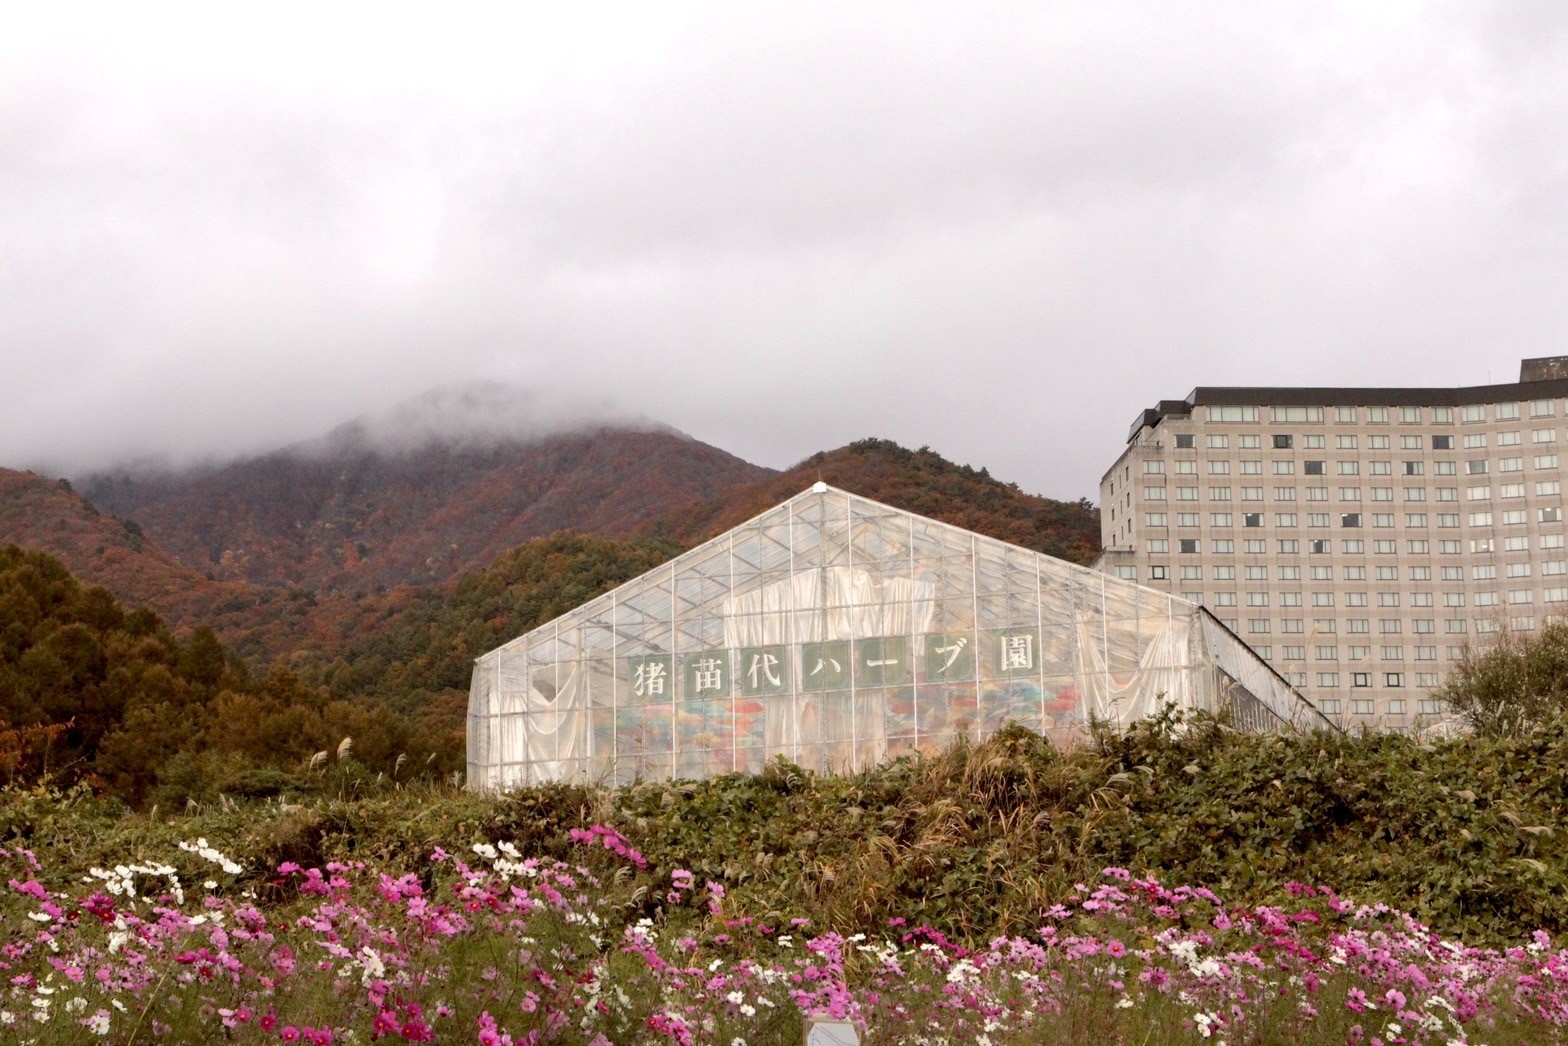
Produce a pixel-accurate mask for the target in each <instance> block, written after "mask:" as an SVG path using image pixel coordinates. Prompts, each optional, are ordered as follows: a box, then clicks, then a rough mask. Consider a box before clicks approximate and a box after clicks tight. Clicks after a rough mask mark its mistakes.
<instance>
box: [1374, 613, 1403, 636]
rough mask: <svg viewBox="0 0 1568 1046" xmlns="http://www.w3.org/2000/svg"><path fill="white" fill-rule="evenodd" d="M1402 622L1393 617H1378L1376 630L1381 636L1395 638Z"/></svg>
mask: <svg viewBox="0 0 1568 1046" xmlns="http://www.w3.org/2000/svg"><path fill="white" fill-rule="evenodd" d="M1403 627H1404V622H1403V621H1400V620H1399V619H1398V618H1394V617H1380V618H1378V620H1377V630H1378V632H1379V633H1380V634H1381V635H1385V636H1397V635H1399V632H1400V629H1401V628H1403Z"/></svg>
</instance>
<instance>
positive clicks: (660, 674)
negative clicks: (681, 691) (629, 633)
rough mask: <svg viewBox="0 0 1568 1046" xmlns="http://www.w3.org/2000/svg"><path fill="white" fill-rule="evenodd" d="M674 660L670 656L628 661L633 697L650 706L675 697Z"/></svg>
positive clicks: (658, 655) (634, 658) (655, 656)
mask: <svg viewBox="0 0 1568 1046" xmlns="http://www.w3.org/2000/svg"><path fill="white" fill-rule="evenodd" d="M673 662H674V658H672V657H671V656H670V655H669V654H652V655H650V656H648V657H628V658H627V659H626V676H627V684H628V685H629V686H630V688H631V694H632V697H633V698H634V699H635V700H638V701H646V702H649V703H650V704H663V703H664V702H666V701H669V700H671V699H672V698H674V696H675V672H674V664H673Z"/></svg>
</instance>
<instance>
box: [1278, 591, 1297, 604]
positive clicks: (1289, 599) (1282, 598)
mask: <svg viewBox="0 0 1568 1046" xmlns="http://www.w3.org/2000/svg"><path fill="white" fill-rule="evenodd" d="M1279 605H1280V606H1282V607H1299V606H1300V605H1301V593H1300V592H1281V593H1280V594H1279Z"/></svg>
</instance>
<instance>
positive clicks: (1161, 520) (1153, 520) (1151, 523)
mask: <svg viewBox="0 0 1568 1046" xmlns="http://www.w3.org/2000/svg"><path fill="white" fill-rule="evenodd" d="M1143 524H1144V526H1147V527H1163V526H1165V513H1163V512H1150V513H1149V514H1148V515H1146V516H1144V517H1143Z"/></svg>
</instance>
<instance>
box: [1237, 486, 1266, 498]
mask: <svg viewBox="0 0 1568 1046" xmlns="http://www.w3.org/2000/svg"><path fill="white" fill-rule="evenodd" d="M1241 500H1243V501H1262V500H1263V488H1262V487H1242V488H1241Z"/></svg>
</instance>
